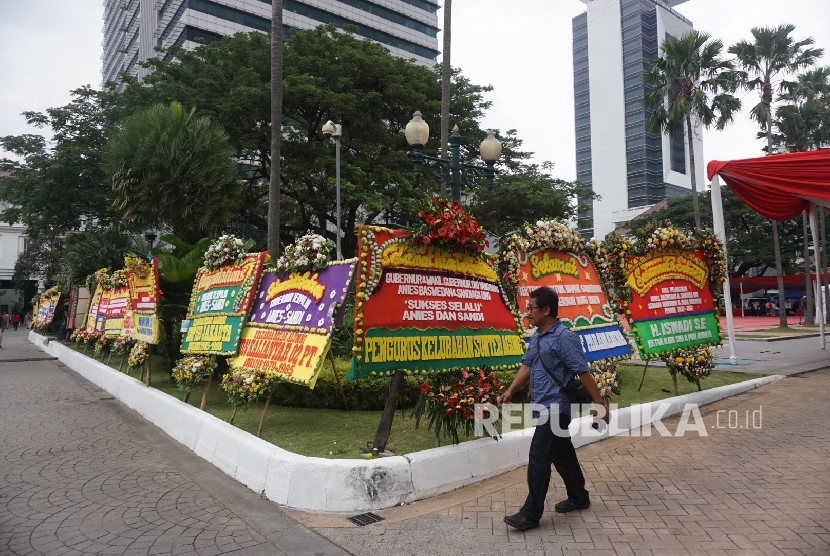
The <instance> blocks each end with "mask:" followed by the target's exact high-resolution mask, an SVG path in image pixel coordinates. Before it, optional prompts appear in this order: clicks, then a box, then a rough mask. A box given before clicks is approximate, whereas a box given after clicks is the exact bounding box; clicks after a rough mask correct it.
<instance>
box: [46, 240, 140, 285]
mask: <svg viewBox="0 0 830 556" xmlns="http://www.w3.org/2000/svg"><path fill="white" fill-rule="evenodd" d="M132 247H133V241H132V239H131V238H130V236H129V235H128V234H126V233H124V232H123V231H121V230H118V229H116V228H107V229H101V230H88V231H84V232H79V233H74V234H70V235H68V236H67V238H66V251H65V252H64V256H63V260H62V272H61V273H62V275H63V276H64V277H65V283H64V285H65V286H67V287H68V286H71V285H75V284H83V283H85V282H86V279H87V276H89V275H90V274H92V273H94V272H95V271H96V270H98V269H99V268H111V269H112V270H117V269H119V268H124V255H126V254H128V253H129V252H130V250H131V249H132Z"/></svg>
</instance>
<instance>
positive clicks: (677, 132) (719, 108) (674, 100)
mask: <svg viewBox="0 0 830 556" xmlns="http://www.w3.org/2000/svg"><path fill="white" fill-rule="evenodd" d="M722 49H723V43H722V42H721V41H720V40H717V39H712V40H710V35H709V34H708V33H704V32H701V31H695V30H692V31H689V32H688V33H686V34H684V35H682V36H680V37H668V38H666V40H664V41H663V43H662V44H661V45H660V55H659V56H658V58H657V59H656V60H654V61H653V62H652V66H651V69H649V70H647V71H645V72H643V84H644V85H645V86H646V88H647V92H646V94H645V96H644V97H643V106H644V107H645V108H646V110H650V111H651V114H650V115H649V117H648V119H647V120H646V129H647V130H648V131H649V133H654V134H663V133H665V134H668V135H669V136H671V137H682V136H683V134H684V127H685V135H686V138H687V143H688V145H689V166H690V170H691V181H692V206H693V207H694V214H695V227H697V228H700V227H701V225H700V206H699V204H698V198H697V179H696V173H695V153H694V148H693V142H692V139H693V137H694V135H693V127H692V120H693V119H694V120H695V121H696V122H699V123H700V124H701V125H703V126H704V127H707V128H708V127H711V126H714V127H715V129H718V130H721V129H723V128H724V127H726V125H727V124H729V123H730V122H731V121H732V116H733V114H734V113H735V112H736V111H737V110H740V108H741V101H740V99H738V98H737V97H735V96H733V95H732V94H731V93H734V92H735V90H737V88H738V86H739V85H740V80H741V74H740V72H737V71H735V70H734V68H733V66H732V63H731V62H730V61H729V60H724V59H722V58H721V57H720V54H721V50H722Z"/></svg>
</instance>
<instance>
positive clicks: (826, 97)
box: [772, 66, 830, 151]
mask: <svg viewBox="0 0 830 556" xmlns="http://www.w3.org/2000/svg"><path fill="white" fill-rule="evenodd" d="M787 89H788V92H787V93H785V94H782V95H781V96H780V98H781V100H784V101H786V102H788V104H785V105H784V106H781V107H779V108H778V109H777V110H776V111H775V116H776V117H775V119H774V120H773V127H774V128H775V129H776V131H777V133H775V132H773V135H772V142H773V145H774V146H775V147H782V146H783V147H785V148H786V149H787V150H789V151H793V150H798V151H806V150H812V149H819V148H821V147H822V145H824V144H826V143H830V66H825V67H818V68H814V69H811V70H809V71H806V72H804V73H802V74H800V75H798V77H797V78H796V81H795V82H794V83H792V84H789V85H788V87H787Z"/></svg>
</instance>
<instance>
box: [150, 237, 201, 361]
mask: <svg viewBox="0 0 830 556" xmlns="http://www.w3.org/2000/svg"><path fill="white" fill-rule="evenodd" d="M160 239H161V245H163V244H167V245H169V246H172V249H169V248H168V247H166V246H165V247H157V248H155V249H153V252H152V254H153V256H155V257H158V260H159V287H160V288H161V291H162V294H161V300H160V303H159V308H158V315H159V319H160V320H161V332H162V341H163V344H164V353H165V355H166V356H167V365H168V368H169V369H172V368H173V367H175V366H176V360H177V359H179V358H180V357H181V348H180V346H181V336H180V335H179V333H178V330H179V328H180V326H179V325H180V324H181V322H182V319H184V317H185V315H186V314H187V307H188V305H189V304H190V294H191V292H192V291H193V284H194V282H195V281H196V273H197V272H198V271H199V268H200V267H201V266H202V265H203V264H204V257H205V251H207V249H208V247H210V244H211V242H212V240H211V239H210V238H203V239H201V240H199V241H197V242H196V243H195V244H189V243H185V242H183V241H181V240H180V239H179V238H177V237H176V236H173V235H163V236H161V238H160Z"/></svg>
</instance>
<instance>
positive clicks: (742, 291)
mask: <svg viewBox="0 0 830 556" xmlns="http://www.w3.org/2000/svg"><path fill="white" fill-rule="evenodd" d="M740 286H741V316H742V317H745V316H746V312H745V311H744V283H743V282H741V283H740Z"/></svg>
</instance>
